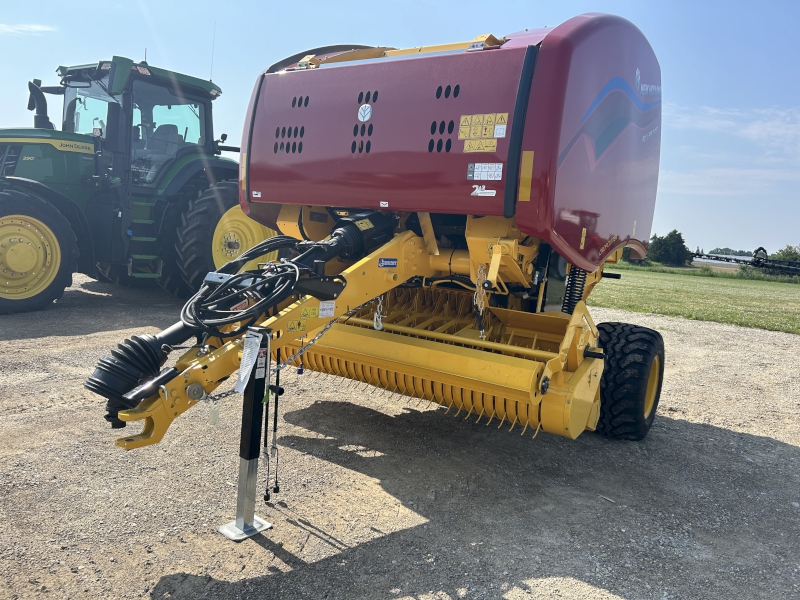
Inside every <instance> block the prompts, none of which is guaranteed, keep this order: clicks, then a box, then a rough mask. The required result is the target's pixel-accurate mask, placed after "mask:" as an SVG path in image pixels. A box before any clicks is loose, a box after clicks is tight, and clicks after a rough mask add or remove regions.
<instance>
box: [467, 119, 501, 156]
mask: <svg viewBox="0 0 800 600" xmlns="http://www.w3.org/2000/svg"><path fill="white" fill-rule="evenodd" d="M507 123H508V113H486V114H483V115H461V119H460V121H459V127H458V139H459V140H464V152H496V151H497V138H504V137H506V124H507ZM467 142H469V143H467ZM478 142H480V143H478Z"/></svg>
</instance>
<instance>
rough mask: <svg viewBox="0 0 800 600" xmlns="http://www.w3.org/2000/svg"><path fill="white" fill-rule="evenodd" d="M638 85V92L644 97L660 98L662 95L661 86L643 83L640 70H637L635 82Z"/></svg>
mask: <svg viewBox="0 0 800 600" xmlns="http://www.w3.org/2000/svg"><path fill="white" fill-rule="evenodd" d="M634 84H635V85H636V91H637V92H639V93H640V94H641V95H642V96H660V95H661V86H660V85H653V84H650V83H642V72H641V71H640V70H639V69H636V79H635V81H634Z"/></svg>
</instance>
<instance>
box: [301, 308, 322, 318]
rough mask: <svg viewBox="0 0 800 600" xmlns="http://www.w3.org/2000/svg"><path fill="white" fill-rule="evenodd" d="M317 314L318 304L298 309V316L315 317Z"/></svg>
mask: <svg viewBox="0 0 800 600" xmlns="http://www.w3.org/2000/svg"><path fill="white" fill-rule="evenodd" d="M318 316H319V307H318V306H304V307H303V308H301V309H300V317H301V318H303V319H316V318H317V317H318Z"/></svg>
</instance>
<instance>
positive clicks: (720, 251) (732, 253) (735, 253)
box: [709, 248, 753, 256]
mask: <svg viewBox="0 0 800 600" xmlns="http://www.w3.org/2000/svg"><path fill="white" fill-rule="evenodd" d="M709 254H722V255H723V256H752V255H753V253H752V252H750V251H748V250H734V249H733V248H714V249H713V250H712V251H711V252H709Z"/></svg>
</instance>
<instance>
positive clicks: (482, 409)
mask: <svg viewBox="0 0 800 600" xmlns="http://www.w3.org/2000/svg"><path fill="white" fill-rule="evenodd" d="M485 410H486V409H485V408H484V407H483V404H481V414H479V415H478V420H477V421H475V425H477V424H478V423H480V422H481V418H483V415H484V412H485ZM469 415H470V413H467V416H466V417H465V418H464V420H465V421H466V420H467V419H469Z"/></svg>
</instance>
